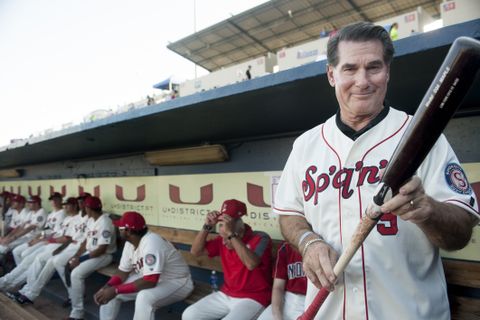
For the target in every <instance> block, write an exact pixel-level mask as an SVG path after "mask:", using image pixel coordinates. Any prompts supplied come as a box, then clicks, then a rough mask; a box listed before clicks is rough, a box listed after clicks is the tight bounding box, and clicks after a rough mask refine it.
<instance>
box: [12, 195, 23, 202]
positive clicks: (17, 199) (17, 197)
mask: <svg viewBox="0 0 480 320" xmlns="http://www.w3.org/2000/svg"><path fill="white" fill-rule="evenodd" d="M12 202H19V203H25V197H24V196H22V195H20V194H16V195H14V196H13V197H12Z"/></svg>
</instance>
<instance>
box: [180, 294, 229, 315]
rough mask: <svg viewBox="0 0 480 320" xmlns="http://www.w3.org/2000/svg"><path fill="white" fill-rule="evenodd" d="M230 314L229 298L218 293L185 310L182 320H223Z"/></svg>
mask: <svg viewBox="0 0 480 320" xmlns="http://www.w3.org/2000/svg"><path fill="white" fill-rule="evenodd" d="M229 312H230V309H229V308H228V297H227V296H226V295H225V294H224V293H223V292H220V291H217V292H214V293H211V294H209V295H208V296H206V297H204V298H202V299H200V300H199V301H198V302H196V303H194V304H192V305H191V306H189V307H188V308H187V309H185V311H183V314H182V320H213V319H222V318H223V317H224V316H225V315H227V314H228V313H229Z"/></svg>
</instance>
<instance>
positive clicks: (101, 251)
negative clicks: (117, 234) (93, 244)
mask: <svg viewBox="0 0 480 320" xmlns="http://www.w3.org/2000/svg"><path fill="white" fill-rule="evenodd" d="M107 249H108V244H101V245H99V246H98V248H97V249H95V250H93V251H91V252H89V253H88V255H89V256H90V258H96V257H100V256H102V255H104V254H105V253H107Z"/></svg>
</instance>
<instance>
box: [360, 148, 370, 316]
mask: <svg viewBox="0 0 480 320" xmlns="http://www.w3.org/2000/svg"><path fill="white" fill-rule="evenodd" d="M364 158H365V156H364ZM357 189H358V203H359V204H360V220H362V212H363V203H362V196H361V195H362V193H361V191H360V187H357ZM361 248H362V250H361V253H362V275H363V299H364V303H365V319H367V320H368V298H367V274H366V271H365V251H364V248H363V243H362V246H361Z"/></svg>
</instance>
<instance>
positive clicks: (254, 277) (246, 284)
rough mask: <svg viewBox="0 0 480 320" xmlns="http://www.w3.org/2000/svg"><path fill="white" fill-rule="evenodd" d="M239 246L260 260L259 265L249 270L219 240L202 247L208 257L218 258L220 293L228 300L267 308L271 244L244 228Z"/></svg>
mask: <svg viewBox="0 0 480 320" xmlns="http://www.w3.org/2000/svg"><path fill="white" fill-rule="evenodd" d="M242 242H243V243H244V244H245V245H246V246H247V248H249V249H250V250H251V251H252V252H254V253H255V254H256V255H257V256H259V257H260V258H261V262H260V264H259V265H258V266H257V267H256V268H255V269H253V270H251V271H250V270H248V269H247V267H246V266H245V265H244V264H243V262H242V261H241V260H240V257H239V256H238V254H237V252H236V251H235V249H231V250H230V249H228V248H227V247H226V246H225V245H224V244H223V239H222V237H221V236H218V237H216V238H215V239H212V240H210V241H207V243H206V244H205V249H206V250H207V251H208V256H209V257H215V256H220V258H221V260H222V268H223V279H224V283H223V286H222V288H221V289H220V290H221V291H222V292H223V293H225V294H226V295H227V296H230V297H235V298H250V299H253V300H255V301H257V302H258V303H260V304H262V305H263V306H268V305H269V304H270V300H271V295H272V267H271V265H272V263H271V261H272V240H271V239H270V237H269V235H268V234H266V233H265V232H256V231H255V232H254V231H252V228H250V226H249V225H247V224H245V235H244V236H243V238H242Z"/></svg>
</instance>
